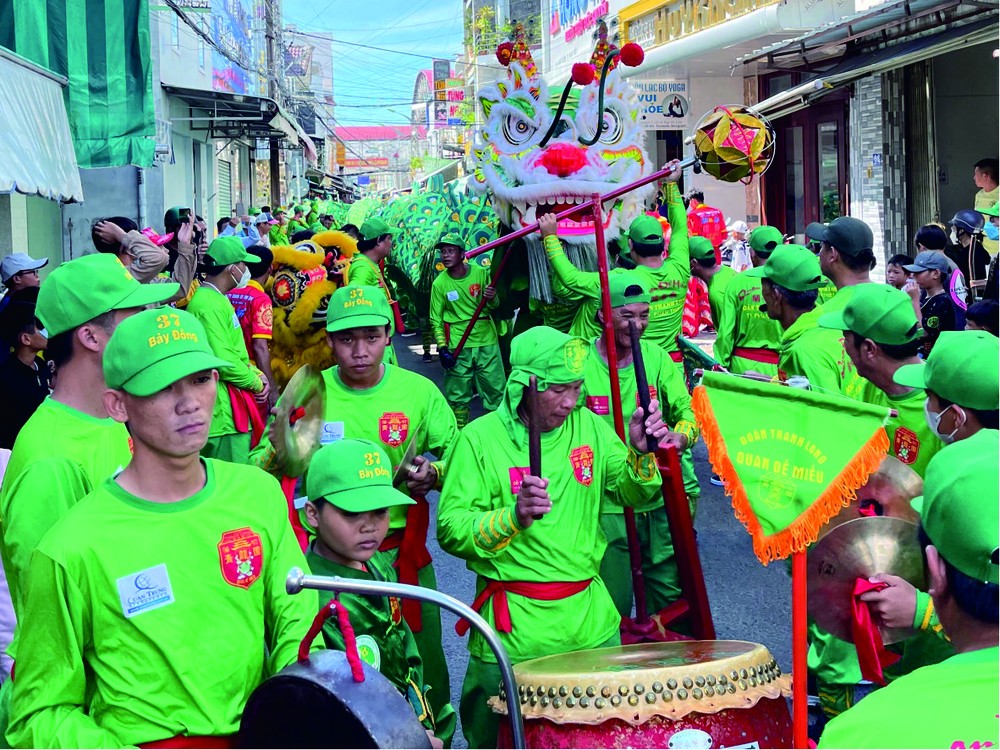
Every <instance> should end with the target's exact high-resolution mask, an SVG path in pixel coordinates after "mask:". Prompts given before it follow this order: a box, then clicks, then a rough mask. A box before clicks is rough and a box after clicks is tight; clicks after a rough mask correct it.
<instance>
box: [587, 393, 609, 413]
mask: <svg viewBox="0 0 1000 750" xmlns="http://www.w3.org/2000/svg"><path fill="white" fill-rule="evenodd" d="M587 408H588V409H590V410H591V411H592V412H594V414H599V415H601V416H604V415H607V414H610V413H611V409H610V408H609V406H608V397H607V396H587Z"/></svg>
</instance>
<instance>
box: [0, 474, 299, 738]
mask: <svg viewBox="0 0 1000 750" xmlns="http://www.w3.org/2000/svg"><path fill="white" fill-rule="evenodd" d="M204 466H205V471H206V482H205V486H204V487H203V488H202V489H201V490H200V491H199V492H197V493H196V494H194V495H192V496H191V497H189V498H187V499H185V500H180V501H178V502H172V503H157V502H150V501H147V500H143V499H141V498H138V497H135V496H134V495H131V494H129V493H128V492H126V491H125V490H123V489H122V488H121V487H120V486H119V485H118V484H117V483H116V482H115V480H114V479H108V480H107V481H106V482H104V484H102V485H101V486H100V487H99V488H98V489H97V490H96V491H95V492H93V493H91V494H90V495H88V496H87V497H86V498H84V499H83V500H81V501H80V502H79V503H77V504H76V505H75V506H74V507H73V508H72V509H71V510H70V512H69V513H67V514H66V516H65V517H64V518H63V519H62V521H60V522H59V523H58V524H57V525H56V526H54V527H53V528H52V530H51V531H50V532H49V533H48V534H47V535H46V536H45V538H44V539H43V540H42V542H41V544H39V546H38V550H37V551H36V552H35V555H34V557H33V558H32V560H31V569H30V573H29V577H28V596H27V597H26V600H25V601H26V607H25V611H24V617H23V619H22V621H21V625H22V636H21V641H20V649H19V652H18V661H17V682H16V684H15V685H14V693H13V697H12V703H11V717H10V726H9V728H8V731H7V737H8V739H9V740H10V741H11V742H12V743H13V746H15V747H123V746H126V745H135V744H138V743H145V742H153V741H156V740H164V739H168V738H172V737H175V736H177V735H182V734H183V735H193V736H201V735H229V734H234V733H235V732H236V731H237V730H238V729H239V722H240V716H241V714H242V713H243V707H244V705H245V704H246V701H247V699H248V698H249V696H250V693H251V692H252V691H253V690H254V688H256V687H257V685H258V684H260V682H261V680H262V679H263V678H265V677H267V676H268V675H271V674H274V673H275V672H277V671H278V670H280V669H282V668H283V667H285V666H286V665H288V664H291V663H292V662H293V661H295V659H296V658H297V652H298V647H299V643H300V641H301V640H302V638H303V637H304V636H305V634H306V631H307V630H308V628H309V624H310V623H311V621H312V618H313V616H314V615H315V613H316V611H317V609H318V608H317V606H316V599H315V598H314V597H311V596H290V595H289V594H288V593H287V592H286V591H285V578H286V577H287V576H288V571H289V570H290V569H291V568H293V567H296V566H298V567H304V566H305V558H304V557H303V555H302V551H301V550H300V549H299V546H298V543H297V542H296V540H295V536H294V534H293V533H292V529H291V526H290V525H289V523H288V515H287V510H286V508H287V506H286V504H285V500H284V498H283V496H282V494H281V489H280V487H279V486H278V483H277V482H276V481H275V480H274V479H272V478H271V477H269V476H267V475H266V474H264V473H263V472H262V471H260V470H259V469H255V468H253V467H249V466H240V465H237V464H230V463H227V462H224V461H213V460H210V459H209V460H206V461H204Z"/></svg>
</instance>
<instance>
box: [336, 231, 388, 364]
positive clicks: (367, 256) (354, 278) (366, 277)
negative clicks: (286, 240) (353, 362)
mask: <svg viewBox="0 0 1000 750" xmlns="http://www.w3.org/2000/svg"><path fill="white" fill-rule="evenodd" d="M359 231H360V233H361V239H359V240H358V252H357V253H355V254H354V257H353V258H352V259H351V267H350V268H349V269H348V270H347V283H348V284H349V285H351V286H376V287H378V288H379V289H381V290H382V293H383V294H384V295H385V298H386V301H388V302H389V304H390V305H392V304H393V300H392V295H391V294H390V292H389V285H388V284H387V283H386V281H385V276H383V275H382V265H381V264H382V263H383V262H384V261H385V260H386V259H387V258H388V257H389V255H390V254H391V253H392V240H393V237H394V236H395V235H396V234H397V232H398V231H399V230H398V229H391V228H390V227H389V225H388V224H386V223H385V222H384V221H382V219H380V218H378V217H377V216H373V217H372V218H370V219H368V221H366V222H365V223H364V224H362V225H361V229H360V230H359ZM389 324H390V326H391V328H390V329H389V346H387V347H386V350H385V354H386V360H385V361H386V362H387V363H389V364H393V365H394V364H397V361H396V352H395V351H394V350H393V348H392V337H393V336H394V335H395V334H396V321H395V318H394V316H390V320H389Z"/></svg>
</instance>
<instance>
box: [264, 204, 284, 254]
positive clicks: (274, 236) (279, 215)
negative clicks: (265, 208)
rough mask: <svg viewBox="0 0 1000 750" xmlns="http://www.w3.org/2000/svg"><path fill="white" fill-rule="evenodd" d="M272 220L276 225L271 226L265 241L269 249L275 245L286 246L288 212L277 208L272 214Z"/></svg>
mask: <svg viewBox="0 0 1000 750" xmlns="http://www.w3.org/2000/svg"><path fill="white" fill-rule="evenodd" d="M274 219H275V221H277V224H272V225H271V229H270V231H268V233H267V239H268V241H269V243H270V246H271V247H276V246H277V245H287V244H288V239H289V237H288V232H287V227H288V212H287V211H285V209H283V208H279V209H278V210H277V211H275V212H274Z"/></svg>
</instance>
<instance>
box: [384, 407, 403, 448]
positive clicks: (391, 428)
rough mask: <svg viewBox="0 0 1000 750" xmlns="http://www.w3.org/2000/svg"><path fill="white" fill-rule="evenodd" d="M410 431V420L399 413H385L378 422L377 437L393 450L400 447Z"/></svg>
mask: <svg viewBox="0 0 1000 750" xmlns="http://www.w3.org/2000/svg"><path fill="white" fill-rule="evenodd" d="M409 429H410V418H409V417H407V416H406V414H405V413H404V412H401V411H387V412H385V413H384V414H383V415H382V416H381V417H379V420H378V435H379V437H380V438H382V442H383V443H385V444H386V445H390V446H392V447H393V448H398V447H399V446H401V445H402V444H403V443H404V442H405V440H406V436H407V434H409Z"/></svg>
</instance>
